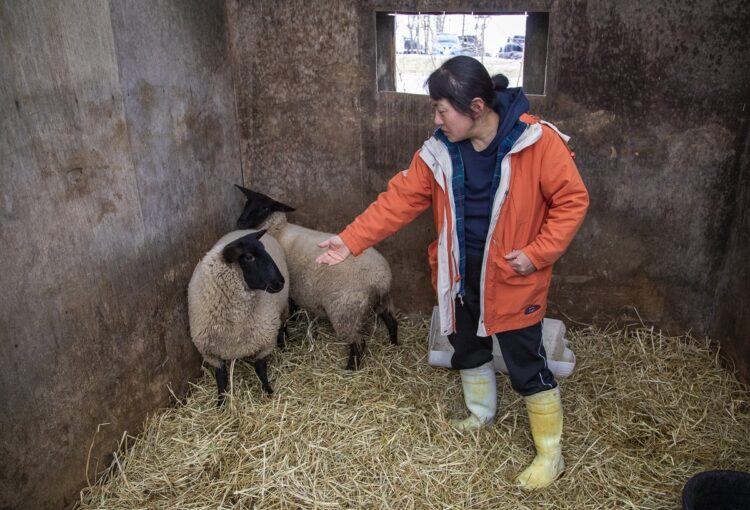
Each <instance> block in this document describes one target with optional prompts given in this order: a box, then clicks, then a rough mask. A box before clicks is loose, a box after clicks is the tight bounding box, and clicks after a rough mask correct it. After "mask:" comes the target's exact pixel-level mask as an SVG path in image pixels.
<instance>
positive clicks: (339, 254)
mask: <svg viewBox="0 0 750 510" xmlns="http://www.w3.org/2000/svg"><path fill="white" fill-rule="evenodd" d="M318 246H319V247H321V248H327V251H326V252H325V253H324V254H322V255H320V256H318V258H316V259H315V262H317V263H318V264H327V265H329V266H335V265H336V264H338V263H339V262H343V261H344V260H345V259H346V257H348V256H349V255H351V253H352V252H351V251H349V248H348V247H347V246H346V244H344V241H342V240H341V238H340V237H339V236H333V237H331V238H329V239H326V240H325V241H323V242H322V243H319V244H318Z"/></svg>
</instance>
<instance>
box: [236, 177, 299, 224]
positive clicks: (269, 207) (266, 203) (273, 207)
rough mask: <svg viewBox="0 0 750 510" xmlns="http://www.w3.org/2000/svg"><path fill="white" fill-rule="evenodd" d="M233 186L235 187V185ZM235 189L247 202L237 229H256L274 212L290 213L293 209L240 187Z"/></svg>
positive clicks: (261, 194)
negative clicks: (240, 192) (242, 194)
mask: <svg viewBox="0 0 750 510" xmlns="http://www.w3.org/2000/svg"><path fill="white" fill-rule="evenodd" d="M235 186H237V185H236V184H235ZM237 188H238V189H239V190H240V191H242V193H244V194H245V197H246V198H247V202H245V208H244V209H243V211H242V214H241V215H240V219H238V220H237V228H258V227H259V226H260V225H261V224H262V223H263V222H264V221H265V220H266V218H268V217H269V216H270V215H271V214H272V213H274V212H277V211H279V212H292V211H294V208H292V207H289V206H288V205H285V204H282V203H281V202H277V201H276V200H274V199H273V198H271V197H269V196H267V195H264V194H263V193H258V192H257V191H252V190H249V189H247V188H243V187H242V186H237Z"/></svg>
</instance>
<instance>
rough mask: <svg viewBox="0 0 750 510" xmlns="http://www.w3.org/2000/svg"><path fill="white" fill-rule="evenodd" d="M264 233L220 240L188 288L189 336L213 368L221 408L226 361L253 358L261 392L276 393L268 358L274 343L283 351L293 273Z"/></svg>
mask: <svg viewBox="0 0 750 510" xmlns="http://www.w3.org/2000/svg"><path fill="white" fill-rule="evenodd" d="M265 232H266V231H265V230H260V231H257V232H254V231H250V230H239V231H235V232H230V233H229V234H227V235H225V236H224V237H222V238H221V239H220V240H219V241H218V242H217V243H216V244H215V245H214V246H213V248H211V250H210V251H209V252H208V253H207V254H206V255H205V256H204V257H203V259H202V260H201V261H200V262H199V263H198V265H197V266H196V268H195V270H194V271H193V276H192V278H191V279H190V284H189V285H188V316H189V322H190V336H191V338H192V340H193V343H194V344H195V346H196V348H197V349H198V351H199V352H200V353H201V355H202V356H203V359H204V360H205V361H206V362H207V363H208V364H209V365H211V366H213V367H214V368H215V370H214V375H215V377H216V386H217V389H218V394H219V396H218V401H217V406H218V407H221V406H222V404H223V403H224V395H225V393H226V389H227V383H228V374H227V367H226V360H232V359H237V358H244V357H251V358H254V363H255V372H256V374H257V375H258V379H260V383H261V386H262V388H263V391H264V392H265V393H266V394H268V395H270V394H272V393H273V389H272V388H271V385H270V384H269V382H268V375H267V365H266V357H267V356H268V355H269V354H270V353H271V352H272V351H273V349H274V345H275V344H278V345H279V346H282V347H283V343H284V333H285V328H284V327H283V326H284V323H285V321H286V318H287V317H288V315H289V305H288V298H289V286H288V285H287V282H288V281H289V271H288V269H287V265H286V258H285V256H284V251H283V250H282V249H281V247H280V246H279V243H277V242H276V240H275V239H274V238H273V237H272V236H270V235H266V236H264V235H263V234H264V233H265ZM261 238H262V240H261Z"/></svg>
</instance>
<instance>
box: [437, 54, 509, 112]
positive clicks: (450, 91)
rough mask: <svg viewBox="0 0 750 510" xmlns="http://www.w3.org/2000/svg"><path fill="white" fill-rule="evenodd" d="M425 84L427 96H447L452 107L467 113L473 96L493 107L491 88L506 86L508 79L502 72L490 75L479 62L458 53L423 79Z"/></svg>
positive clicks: (492, 90) (444, 97)
mask: <svg viewBox="0 0 750 510" xmlns="http://www.w3.org/2000/svg"><path fill="white" fill-rule="evenodd" d="M426 85H427V89H428V90H429V92H430V98H432V99H434V100H436V101H437V100H440V99H447V100H448V102H449V103H450V104H451V106H453V108H455V109H456V110H458V111H459V112H461V113H464V114H466V115H471V114H472V112H471V101H472V99H474V98H475V97H479V98H481V99H483V100H484V103H485V104H486V105H487V106H489V107H490V108H493V109H494V108H495V91H496V90H504V89H506V88H508V78H506V77H505V76H503V75H502V74H497V75H495V76H493V77H492V78H490V74H489V73H488V72H487V69H486V68H485V67H484V66H483V65H482V63H481V62H479V61H478V60H477V59H475V58H472V57H467V56H464V55H461V56H458V57H453V58H451V59H449V60H446V61H445V62H443V65H441V66H440V67H438V68H437V69H435V71H433V72H432V74H430V77H429V78H427V82H426Z"/></svg>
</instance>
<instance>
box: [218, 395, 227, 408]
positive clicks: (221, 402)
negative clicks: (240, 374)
mask: <svg viewBox="0 0 750 510" xmlns="http://www.w3.org/2000/svg"><path fill="white" fill-rule="evenodd" d="M226 399H227V395H226V393H221V394H219V397H218V398H217V399H216V409H221V408H222V407H224V402H225V401H226Z"/></svg>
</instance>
